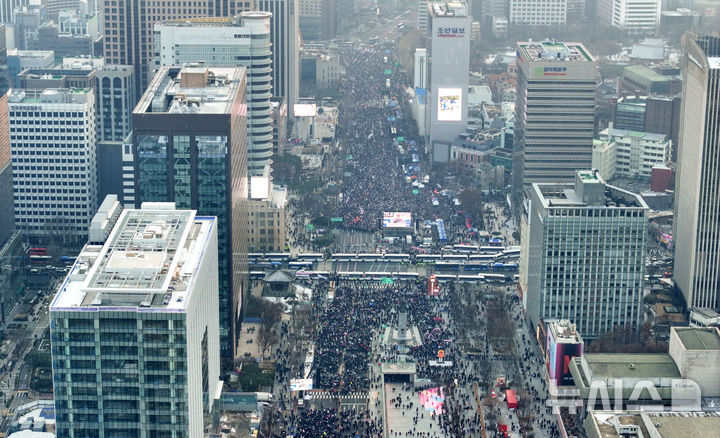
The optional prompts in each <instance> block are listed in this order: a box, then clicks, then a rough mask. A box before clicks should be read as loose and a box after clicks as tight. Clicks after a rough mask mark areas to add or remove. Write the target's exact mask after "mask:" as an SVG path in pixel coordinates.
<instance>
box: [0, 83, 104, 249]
mask: <svg viewBox="0 0 720 438" xmlns="http://www.w3.org/2000/svg"><path fill="white" fill-rule="evenodd" d="M8 109H9V114H10V117H9V119H10V150H11V155H12V165H13V196H14V203H15V226H16V227H17V228H18V229H20V230H23V231H25V232H26V233H27V234H28V235H29V236H31V237H32V236H36V237H41V238H53V239H58V240H59V241H63V242H68V243H74V242H78V241H82V240H84V239H85V238H86V237H87V227H88V225H89V223H90V219H91V218H92V215H93V214H94V212H95V207H96V205H97V204H96V203H97V175H96V166H97V156H96V150H95V139H96V135H97V131H96V127H95V96H94V94H93V91H92V89H90V88H77V89H46V90H11V91H10V96H9V98H8Z"/></svg>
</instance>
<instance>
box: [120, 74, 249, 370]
mask: <svg viewBox="0 0 720 438" xmlns="http://www.w3.org/2000/svg"><path fill="white" fill-rule="evenodd" d="M245 77H246V69H245V68H244V67H231V68H221V67H183V68H181V67H160V69H159V70H158V72H157V73H156V74H155V77H154V78H153V80H152V82H151V83H150V86H149V87H148V91H147V92H146V93H145V94H144V95H143V97H142V99H141V100H140V102H139V103H138V105H137V106H136V107H135V111H134V112H133V121H132V122H133V134H132V136H133V152H134V156H135V159H134V165H135V203H136V206H140V205H142V203H143V202H166V201H169V202H174V203H175V204H176V205H177V206H178V208H191V209H196V210H197V211H198V212H199V213H200V214H202V215H208V216H216V217H217V218H218V220H217V228H218V275H219V284H220V309H221V312H220V342H221V352H222V353H223V356H225V357H232V356H233V355H234V353H235V351H236V342H237V339H238V336H237V333H236V330H237V329H239V327H240V311H241V308H242V302H243V295H244V293H243V291H245V288H246V286H247V278H248V277H247V224H248V222H247V205H246V199H247V163H246V160H247V149H246V148H247V140H246V138H245V136H246V130H247V129H246V123H247V122H246V118H247V112H246V108H245V106H246V103H245V102H246V99H247V97H246V85H245V84H246V82H245Z"/></svg>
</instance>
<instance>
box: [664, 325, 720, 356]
mask: <svg viewBox="0 0 720 438" xmlns="http://www.w3.org/2000/svg"><path fill="white" fill-rule="evenodd" d="M673 330H674V331H675V332H676V333H677V335H678V338H679V339H680V342H681V343H682V345H683V348H685V349H686V350H703V351H718V350H720V329H719V328H715V327H706V328H705V327H673Z"/></svg>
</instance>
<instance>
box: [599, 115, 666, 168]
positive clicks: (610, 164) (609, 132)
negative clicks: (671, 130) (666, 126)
mask: <svg viewBox="0 0 720 438" xmlns="http://www.w3.org/2000/svg"><path fill="white" fill-rule="evenodd" d="M610 125H611V126H610V127H609V128H606V129H604V130H603V131H601V132H600V133H599V134H598V138H597V139H596V140H595V142H594V144H593V169H597V170H598V171H599V172H600V175H602V176H603V178H605V179H611V178H614V177H619V176H622V177H629V178H636V177H638V178H644V179H650V174H651V173H652V168H653V166H655V165H656V164H665V163H667V162H668V161H669V160H670V154H671V153H672V141H671V140H670V139H669V138H667V137H666V136H665V135H663V134H653V133H650V132H635V131H628V130H625V129H614V128H613V127H612V123H611V124H610Z"/></svg>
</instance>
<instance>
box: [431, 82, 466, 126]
mask: <svg viewBox="0 0 720 438" xmlns="http://www.w3.org/2000/svg"><path fill="white" fill-rule="evenodd" d="M437 95H438V96H437V98H438V113H437V119H438V122H459V121H461V120H462V89H461V88H438V92H437Z"/></svg>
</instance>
